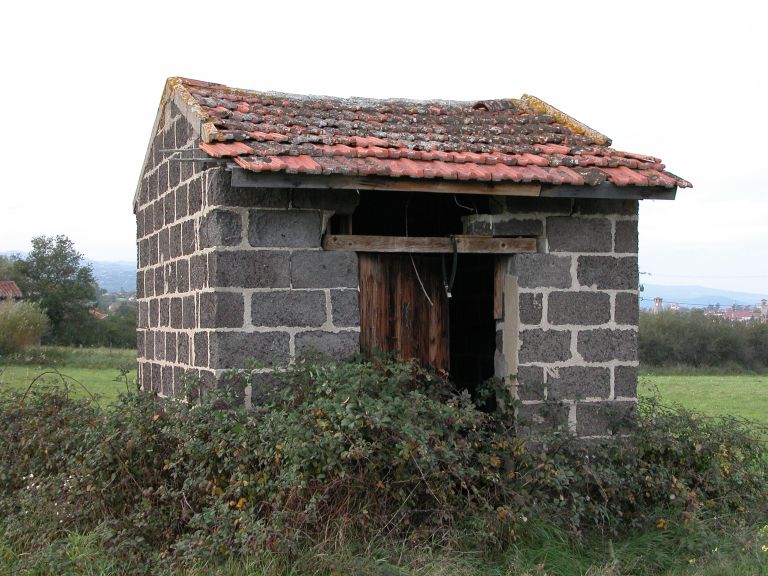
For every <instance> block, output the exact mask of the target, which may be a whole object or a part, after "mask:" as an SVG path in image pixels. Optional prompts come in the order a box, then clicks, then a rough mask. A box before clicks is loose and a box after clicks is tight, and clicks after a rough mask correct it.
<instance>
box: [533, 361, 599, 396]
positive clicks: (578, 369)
mask: <svg viewBox="0 0 768 576" xmlns="http://www.w3.org/2000/svg"><path fill="white" fill-rule="evenodd" d="M547 391H548V392H547V394H548V397H549V398H550V399H552V400H578V399H581V398H608V396H609V395H610V393H611V370H610V368H600V367H594V366H566V367H560V368H558V369H557V370H555V371H552V372H550V373H549V375H548V376H547Z"/></svg>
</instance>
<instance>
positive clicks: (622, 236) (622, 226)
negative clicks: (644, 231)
mask: <svg viewBox="0 0 768 576" xmlns="http://www.w3.org/2000/svg"><path fill="white" fill-rule="evenodd" d="M637 250H638V238H637V220H619V221H618V222H616V236H615V237H614V247H613V251H614V252H631V253H635V254H636V253H637Z"/></svg>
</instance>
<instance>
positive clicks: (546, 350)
mask: <svg viewBox="0 0 768 576" xmlns="http://www.w3.org/2000/svg"><path fill="white" fill-rule="evenodd" d="M520 339H521V344H520V352H519V358H520V362H521V363H522V364H527V363H529V362H558V361H563V360H568V359H569V358H570V357H571V333H570V332H568V331H567V330H541V329H538V328H537V329H533V330H523V331H521V332H520Z"/></svg>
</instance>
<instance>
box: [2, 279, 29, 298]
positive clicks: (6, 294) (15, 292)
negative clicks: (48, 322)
mask: <svg viewBox="0 0 768 576" xmlns="http://www.w3.org/2000/svg"><path fill="white" fill-rule="evenodd" d="M23 297H24V296H23V294H22V293H21V290H19V287H18V286H17V285H16V282H14V281H13V280H0V300H12V299H17V298H18V299H20V298H23Z"/></svg>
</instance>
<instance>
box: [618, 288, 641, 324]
mask: <svg viewBox="0 0 768 576" xmlns="http://www.w3.org/2000/svg"><path fill="white" fill-rule="evenodd" d="M613 318H614V320H615V322H616V324H629V325H632V326H637V325H638V323H639V321H640V299H639V297H638V295H637V294H632V293H631V292H617V293H616V309H615V311H614V315H613Z"/></svg>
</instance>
